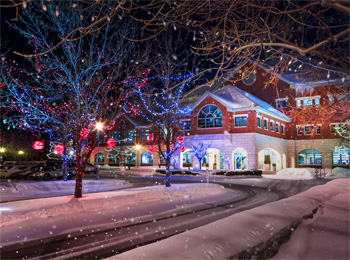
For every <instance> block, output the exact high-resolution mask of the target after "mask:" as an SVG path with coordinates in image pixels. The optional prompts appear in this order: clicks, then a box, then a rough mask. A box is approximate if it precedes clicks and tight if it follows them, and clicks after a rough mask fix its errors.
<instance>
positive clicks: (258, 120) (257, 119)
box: [256, 116, 261, 128]
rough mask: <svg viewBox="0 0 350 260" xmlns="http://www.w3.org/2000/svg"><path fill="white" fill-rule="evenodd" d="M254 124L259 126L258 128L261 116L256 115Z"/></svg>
mask: <svg viewBox="0 0 350 260" xmlns="http://www.w3.org/2000/svg"><path fill="white" fill-rule="evenodd" d="M256 126H257V127H259V128H261V116H258V117H257V118H256Z"/></svg>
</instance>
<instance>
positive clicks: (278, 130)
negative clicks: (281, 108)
mask: <svg viewBox="0 0 350 260" xmlns="http://www.w3.org/2000/svg"><path fill="white" fill-rule="evenodd" d="M279 132H280V123H279V122H276V133H279Z"/></svg>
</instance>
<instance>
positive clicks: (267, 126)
mask: <svg viewBox="0 0 350 260" xmlns="http://www.w3.org/2000/svg"><path fill="white" fill-rule="evenodd" d="M264 129H265V130H269V123H268V120H267V118H264Z"/></svg>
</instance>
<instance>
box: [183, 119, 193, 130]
mask: <svg viewBox="0 0 350 260" xmlns="http://www.w3.org/2000/svg"><path fill="white" fill-rule="evenodd" d="M181 124H182V130H191V120H182V121H181Z"/></svg>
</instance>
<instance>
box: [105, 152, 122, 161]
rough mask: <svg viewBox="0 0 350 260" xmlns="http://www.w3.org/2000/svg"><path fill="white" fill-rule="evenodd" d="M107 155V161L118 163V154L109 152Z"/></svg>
mask: <svg viewBox="0 0 350 260" xmlns="http://www.w3.org/2000/svg"><path fill="white" fill-rule="evenodd" d="M107 157H108V163H119V155H117V154H113V153H109V154H108V155H107Z"/></svg>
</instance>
